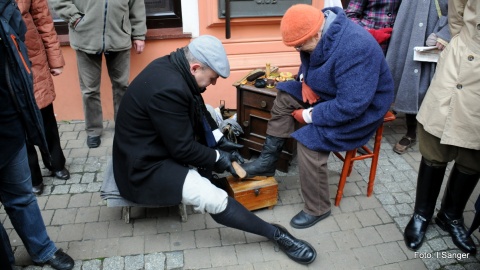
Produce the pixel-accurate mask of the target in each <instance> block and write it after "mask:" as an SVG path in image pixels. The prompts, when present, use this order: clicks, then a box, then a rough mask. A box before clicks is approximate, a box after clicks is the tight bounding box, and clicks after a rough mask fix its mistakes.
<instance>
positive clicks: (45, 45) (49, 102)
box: [16, 0, 70, 195]
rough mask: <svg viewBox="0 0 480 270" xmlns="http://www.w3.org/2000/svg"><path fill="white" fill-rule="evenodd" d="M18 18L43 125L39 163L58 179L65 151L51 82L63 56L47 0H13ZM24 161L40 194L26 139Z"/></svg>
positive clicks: (33, 156) (32, 150)
mask: <svg viewBox="0 0 480 270" xmlns="http://www.w3.org/2000/svg"><path fill="white" fill-rule="evenodd" d="M16 2H17V4H18V8H19V9H20V12H21V13H22V18H23V21H24V22H25V24H26V25H27V33H26V34H25V45H27V49H28V57H29V58H30V61H31V62H32V73H33V91H34V94H35V100H36V102H37V105H38V107H39V108H40V112H41V114H42V118H43V128H44V131H45V137H46V139H47V145H48V150H49V152H50V155H48V154H47V153H44V152H41V155H42V160H43V164H44V165H45V167H46V168H47V169H49V170H50V171H51V172H52V176H55V177H56V178H58V179H61V180H67V179H69V178H70V173H69V172H68V170H67V169H66V168H65V155H64V154H63V150H62V146H61V145H60V136H59V134H58V126H57V120H56V119H55V113H54V110H53V100H55V86H54V84H53V79H52V75H53V76H58V75H60V74H61V73H62V71H63V66H64V65H65V61H64V59H63V55H62V50H61V49H60V42H59V41H58V37H57V32H56V31H55V27H54V25H53V19H52V16H51V14H50V11H49V8H48V2H47V0H16ZM27 153H28V164H29V167H30V171H31V173H32V185H33V192H34V193H35V194H37V195H40V194H42V192H43V189H44V184H43V177H42V172H41V170H40V166H39V164H38V156H37V151H36V150H35V146H33V144H30V143H27Z"/></svg>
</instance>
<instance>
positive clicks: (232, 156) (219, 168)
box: [213, 150, 245, 178]
mask: <svg viewBox="0 0 480 270" xmlns="http://www.w3.org/2000/svg"><path fill="white" fill-rule="evenodd" d="M217 151H218V152H219V153H220V157H219V158H218V160H217V162H215V165H214V166H213V169H214V171H215V172H217V173H223V172H224V171H228V172H230V173H231V174H232V175H233V176H235V177H237V178H238V175H237V173H236V172H235V169H234V168H233V166H232V161H236V162H239V163H243V162H245V161H244V160H243V158H242V156H241V155H240V154H239V153H238V152H237V151H233V152H231V153H229V152H225V151H222V150H217Z"/></svg>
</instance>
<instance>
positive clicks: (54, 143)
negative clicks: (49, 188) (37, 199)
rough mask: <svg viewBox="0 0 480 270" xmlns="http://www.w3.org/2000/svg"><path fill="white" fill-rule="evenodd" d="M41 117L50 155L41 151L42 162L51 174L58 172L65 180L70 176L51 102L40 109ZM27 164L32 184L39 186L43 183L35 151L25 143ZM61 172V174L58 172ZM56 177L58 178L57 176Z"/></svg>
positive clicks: (33, 147)
mask: <svg viewBox="0 0 480 270" xmlns="http://www.w3.org/2000/svg"><path fill="white" fill-rule="evenodd" d="M40 112H41V113H42V118H43V130H44V131H45V138H46V140H47V145H48V151H49V152H50V155H48V154H46V153H43V152H41V155H42V160H43V164H44V165H45V167H46V168H47V169H49V170H50V171H52V175H54V176H56V175H57V174H59V176H61V178H60V179H62V180H67V179H68V178H70V174H69V172H68V170H66V169H65V155H64V154H63V150H62V146H61V145H60V135H59V134H58V126H57V119H56V118H55V113H54V110H53V104H50V105H48V106H47V107H45V108H43V109H41V110H40ZM27 153H28V165H29V167H30V171H31V173H32V185H33V186H40V185H42V183H43V177H42V172H41V170H40V165H39V164H38V156H37V151H36V150H35V146H33V145H31V144H27ZM60 173H62V174H60ZM57 178H59V177H58V176H57Z"/></svg>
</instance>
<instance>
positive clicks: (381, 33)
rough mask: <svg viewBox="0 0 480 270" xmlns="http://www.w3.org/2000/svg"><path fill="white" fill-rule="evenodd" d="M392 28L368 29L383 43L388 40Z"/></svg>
mask: <svg viewBox="0 0 480 270" xmlns="http://www.w3.org/2000/svg"><path fill="white" fill-rule="evenodd" d="M392 30H393V29H392V28H391V27H389V28H381V29H378V30H376V29H368V32H370V34H372V36H373V37H374V38H375V40H376V41H377V42H378V44H382V43H384V42H385V41H387V40H388V39H389V38H390V36H391V35H392Z"/></svg>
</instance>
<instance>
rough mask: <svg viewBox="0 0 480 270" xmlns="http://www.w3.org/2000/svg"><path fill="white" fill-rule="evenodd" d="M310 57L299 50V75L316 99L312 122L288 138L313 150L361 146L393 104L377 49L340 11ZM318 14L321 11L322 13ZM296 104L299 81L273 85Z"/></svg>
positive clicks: (389, 77) (388, 77) (299, 95)
mask: <svg viewBox="0 0 480 270" xmlns="http://www.w3.org/2000/svg"><path fill="white" fill-rule="evenodd" d="M325 10H331V11H333V12H334V13H336V14H337V17H336V18H335V20H334V21H333V22H332V23H331V24H330V25H329V27H328V29H326V32H325V33H324V34H323V36H322V38H321V40H320V42H319V43H318V44H317V47H316V48H315V50H314V51H313V52H312V54H309V53H306V52H301V53H300V57H301V62H302V64H301V66H300V70H299V73H298V74H299V75H301V74H303V77H304V81H305V82H306V84H307V85H309V86H310V87H311V88H312V90H313V91H314V92H315V93H317V95H319V96H320V98H321V101H320V102H319V103H317V104H315V105H314V107H313V111H312V120H313V123H311V124H308V125H306V126H304V127H302V128H300V129H298V130H297V131H295V132H294V133H292V135H291V136H292V137H293V138H295V139H296V140H297V141H299V142H300V143H302V144H303V145H305V146H306V147H307V148H309V149H311V150H315V151H320V150H322V151H346V150H351V149H355V148H357V147H360V146H362V145H365V144H366V143H367V142H368V140H369V139H370V137H371V136H372V135H373V133H374V132H375V130H376V129H377V128H378V126H379V125H380V124H381V123H382V121H383V117H384V115H385V113H386V112H387V111H388V109H389V108H390V105H391V103H392V101H393V80H392V75H391V74H390V71H389V69H388V66H387V63H386V61H385V57H384V55H383V52H382V49H381V48H380V46H379V45H378V43H377V41H376V40H375V39H374V38H373V37H372V36H371V35H370V33H368V31H366V30H365V29H363V28H362V27H361V26H359V25H357V24H355V23H354V22H352V21H351V20H350V19H348V18H347V17H346V15H345V13H344V12H343V10H342V9H340V8H327V9H325ZM325 10H324V11H325ZM277 88H278V89H279V90H282V91H285V92H288V93H290V94H291V95H293V96H294V97H296V98H297V99H299V100H302V93H301V83H300V82H299V81H288V82H284V83H279V84H278V85H277Z"/></svg>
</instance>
